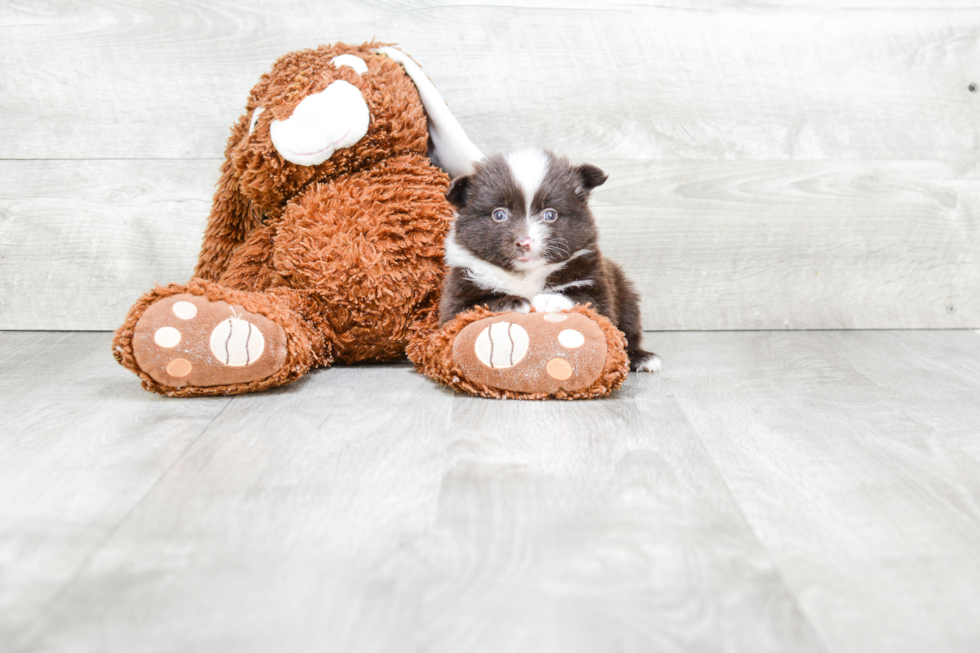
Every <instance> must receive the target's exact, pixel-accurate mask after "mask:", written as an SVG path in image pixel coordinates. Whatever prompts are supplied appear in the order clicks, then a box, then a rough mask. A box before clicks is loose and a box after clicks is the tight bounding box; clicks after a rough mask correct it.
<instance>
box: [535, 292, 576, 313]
mask: <svg viewBox="0 0 980 653" xmlns="http://www.w3.org/2000/svg"><path fill="white" fill-rule="evenodd" d="M531 306H533V307H534V310H536V311H540V312H542V313H557V312H558V311H567V310H570V309H571V308H573V307H574V306H575V302H573V301H572V300H570V299H569V298H568V297H565V295H559V294H558V293H547V292H543V293H538V294H537V295H535V296H534V297H532V298H531Z"/></svg>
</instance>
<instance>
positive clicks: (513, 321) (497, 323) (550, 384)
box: [408, 306, 629, 399]
mask: <svg viewBox="0 0 980 653" xmlns="http://www.w3.org/2000/svg"><path fill="white" fill-rule="evenodd" d="M408 356H409V358H410V359H411V360H412V362H413V363H415V366H416V368H417V369H418V370H419V371H420V372H422V373H424V374H426V375H427V376H429V377H431V378H433V379H436V380H437V381H441V382H443V383H445V384H446V385H449V386H452V387H453V388H456V389H457V390H461V391H463V392H468V393H470V394H474V395H479V396H481V397H494V398H498V399H504V398H507V399H591V398H595V397H603V396H605V395H607V394H609V393H610V392H612V391H613V390H616V389H617V388H618V387H619V386H620V385H622V383H623V381H624V380H625V379H626V376H627V375H628V374H629V360H628V358H627V355H626V339H625V337H624V336H623V334H622V332H620V331H619V330H618V329H617V328H616V327H615V326H613V324H612V323H611V322H609V320H607V319H606V318H604V317H602V316H601V315H599V314H598V313H596V312H595V311H594V310H593V309H592V308H591V307H588V306H575V307H574V308H572V309H571V310H569V311H563V312H557V313H544V312H540V311H535V312H533V313H527V314H524V313H515V312H509V313H494V312H491V311H489V310H487V309H485V308H475V309H472V310H470V311H468V312H466V313H463V314H461V315H458V316H456V317H455V318H454V319H452V320H450V321H449V322H447V323H445V324H443V325H442V326H439V327H436V328H434V330H432V331H431V332H429V333H427V334H423V335H422V336H421V337H419V338H416V339H414V340H413V342H412V343H411V344H410V345H409V348H408Z"/></svg>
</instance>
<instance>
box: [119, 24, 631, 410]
mask: <svg viewBox="0 0 980 653" xmlns="http://www.w3.org/2000/svg"><path fill="white" fill-rule="evenodd" d="M427 154H428V156H427ZM428 157H431V159H432V160H431V161H430V159H429V158H428ZM480 158H482V154H481V153H480V151H479V149H477V148H476V147H475V146H474V145H473V144H472V143H471V142H470V141H469V139H468V138H467V137H466V134H465V133H464V132H463V130H462V128H461V127H460V126H459V123H458V122H457V121H456V120H455V118H454V117H453V116H452V114H451V113H450V112H449V109H448V108H447V107H446V104H445V102H444V101H443V100H442V98H441V97H440V96H439V94H438V91H436V89H435V87H434V86H433V85H432V83H431V82H430V81H429V80H428V78H427V77H425V75H424V74H423V73H422V71H421V69H420V68H419V67H418V65H417V64H415V63H414V62H413V61H412V60H411V59H409V58H408V57H407V56H405V55H404V54H403V53H401V52H399V51H398V50H395V49H393V48H390V47H384V46H382V45H381V44H377V43H366V44H364V45H360V46H349V45H345V44H335V45H333V46H321V47H319V48H316V49H313V50H302V51H298V52H292V53H290V54H287V55H285V56H283V57H282V58H280V59H279V60H278V61H277V62H276V63H275V64H274V65H273V68H272V70H271V72H269V73H267V74H266V75H263V76H262V78H261V80H260V81H259V83H258V84H257V85H256V86H255V88H254V89H252V92H251V94H250V96H249V99H248V102H247V105H246V113H245V114H244V115H243V116H242V117H241V118H240V119H239V120H238V122H237V123H236V124H235V126H234V127H233V128H232V133H231V137H230V138H229V141H228V146H227V148H226V150H225V161H224V163H223V165H222V168H221V178H220V180H219V182H218V190H217V192H216V193H215V197H214V203H213V207H212V210H211V214H210V216H209V218H208V223H207V228H206V230H205V234H204V242H203V245H202V248H201V253H200V257H199V260H198V264H197V268H196V271H195V278H193V279H191V281H189V282H188V283H185V284H171V285H168V286H165V287H157V288H155V289H153V290H151V291H150V292H148V293H147V294H145V295H144V296H143V297H142V298H140V299H139V300H138V301H137V302H136V303H135V304H134V305H133V307H132V308H131V309H130V311H129V314H128V315H127V317H126V320H125V322H124V323H123V325H122V326H121V327H120V328H119V329H118V330H117V332H116V335H115V339H114V341H113V352H114V355H115V357H116V359H117V360H118V361H119V362H120V363H121V364H122V365H124V366H125V367H127V368H128V369H130V370H132V371H133V372H135V373H136V374H137V375H139V377H140V378H141V379H142V382H143V387H144V388H146V389H147V390H152V391H154V392H158V393H160V394H166V395H170V396H177V397H186V396H199V395H216V394H238V393H243V392H251V391H256V390H263V389H266V388H270V387H274V386H278V385H282V384H284V383H288V382H290V381H294V380H296V379H297V378H299V377H301V376H302V375H303V374H305V373H306V372H307V371H308V370H309V369H310V368H311V367H317V366H327V365H330V364H331V363H333V362H335V361H337V362H343V363H354V362H359V361H387V360H394V359H398V358H402V357H404V355H405V353H406V347H407V346H408V345H409V342H410V341H412V342H413V346H412V352H413V360H415V362H416V365H417V367H418V368H419V369H420V370H421V371H423V372H425V373H426V374H428V375H429V376H431V377H432V378H435V379H437V380H440V381H443V382H445V383H448V384H449V385H452V386H453V387H456V388H457V389H460V390H463V391H466V392H471V393H474V394H481V395H483V396H493V397H527V398H546V397H561V398H577V397H583V398H584V397H592V396H600V395H602V394H606V393H608V392H609V391H611V390H612V389H615V387H618V385H619V383H621V382H622V378H624V377H625V372H624V371H623V369H625V368H623V365H624V363H623V361H625V354H624V353H623V351H622V349H623V347H622V342H621V340H622V337H621V334H620V335H619V336H617V335H616V334H618V331H616V330H615V328H613V327H612V325H610V324H609V323H608V321H605V320H604V319H603V318H601V317H600V316H598V315H596V314H595V313H594V312H590V311H588V310H587V309H581V310H579V309H576V310H575V311H572V312H570V313H568V314H562V316H563V317H562V320H569V322H568V324H567V325H562V323H561V322H553V321H549V320H554V319H555V318H556V317H557V316H555V315H551V314H531V315H523V316H520V315H516V314H507V315H504V316H499V315H493V314H489V313H488V312H483V313H480V312H474V313H467V314H464V315H461V316H458V317H457V319H455V320H453V321H451V322H449V323H448V324H446V325H443V327H441V328H439V327H438V320H437V307H438V300H439V290H440V287H441V284H442V279H443V276H444V273H445V269H444V265H443V261H442V258H443V250H442V246H443V241H444V239H445V236H446V233H447V231H448V229H449V225H450V221H451V219H452V215H453V209H452V207H451V206H450V204H449V203H448V201H447V200H446V199H445V192H446V190H447V188H448V185H449V178H448V177H447V175H446V174H445V173H444V172H442V171H441V170H439V169H438V168H437V167H436V166H435V165H433V162H435V163H437V164H438V165H439V166H441V167H442V168H443V169H444V170H445V171H446V172H448V173H449V174H450V175H453V176H456V175H461V174H469V173H472V172H473V163H474V162H475V161H477V160H479V159H480ZM505 323H506V324H505ZM481 325H482V326H481ZM501 325H503V326H501ZM507 325H512V326H509V327H508V326H507ZM569 325H570V326H569ZM562 326H565V327H566V328H558V327H562ZM501 329H509V334H510V335H511V336H512V337H517V338H518V340H516V341H515V342H518V343H523V344H518V345H516V349H515V350H514V351H512V352H511V354H510V358H508V362H507V366H506V367H505V366H504V364H503V362H502V359H501V358H500V357H501V354H500V351H502V350H501V349H500V346H499V344H498V343H497V341H498V340H499V338H500V337H502V336H501V333H502V332H501ZM556 329H557V330H556ZM522 332H523V333H524V334H525V336H526V337H525V338H524V340H520V334H521V333H522ZM572 332H574V333H576V334H578V335H570V334H571V333H572ZM515 334H517V335H515ZM617 337H618V340H617ZM580 339H581V342H579V340H580ZM453 343H455V344H453ZM487 343H489V346H491V347H496V348H495V349H494V351H493V352H492V353H490V354H487V350H486V346H487ZM457 345H458V346H457ZM486 362H489V367H488V365H486V364H485V363H486ZM487 370H490V372H489V373H488V372H487ZM508 370H509V371H508ZM515 379H517V380H516V381H515Z"/></svg>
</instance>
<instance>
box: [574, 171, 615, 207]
mask: <svg viewBox="0 0 980 653" xmlns="http://www.w3.org/2000/svg"><path fill="white" fill-rule="evenodd" d="M575 172H576V173H577V174H578V177H579V180H580V182H579V186H578V187H577V188H576V189H575V193H576V194H577V195H578V196H579V197H581V198H582V199H586V198H588V196H589V193H591V192H592V189H593V188H595V187H596V186H601V185H602V184H604V183H605V181H606V180H607V179H609V175H607V174H606V173H604V172H603V171H602V170H600V169H599V168H597V167H596V166H594V165H592V164H591V163H583V164H582V165H580V166H579V167H577V168H576V169H575Z"/></svg>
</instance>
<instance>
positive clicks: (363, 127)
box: [269, 80, 371, 166]
mask: <svg viewBox="0 0 980 653" xmlns="http://www.w3.org/2000/svg"><path fill="white" fill-rule="evenodd" d="M370 121H371V113H370V111H369V110H368V107H367V103H366V102H365V101H364V98H363V97H362V96H361V92H360V91H359V90H358V89H357V87H356V86H354V85H352V84H349V83H347V82H345V81H340V80H338V81H336V82H334V83H332V84H331V85H330V86H328V87H327V88H326V89H324V90H323V91H320V92H319V93H314V94H313V95H310V96H309V97H306V98H304V99H303V101H302V102H300V103H299V104H298V105H296V108H295V109H293V113H292V115H291V116H290V117H289V118H288V119H286V120H274V121H272V124H271V125H270V126H269V135H270V136H271V137H272V144H273V145H274V146H275V148H276V151H277V152H279V154H280V155H281V156H282V158H284V159H286V160H287V161H289V162H290V163H295V164H296V165H301V166H315V165H318V164H320V163H323V162H324V161H326V160H327V159H329V158H330V157H331V156H333V153H334V152H336V151H337V150H339V149H341V148H344V147H350V146H351V145H353V144H354V143H356V142H358V141H359V140H361V139H362V138H364V135H365V134H367V130H368V124H369V123H370Z"/></svg>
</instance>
